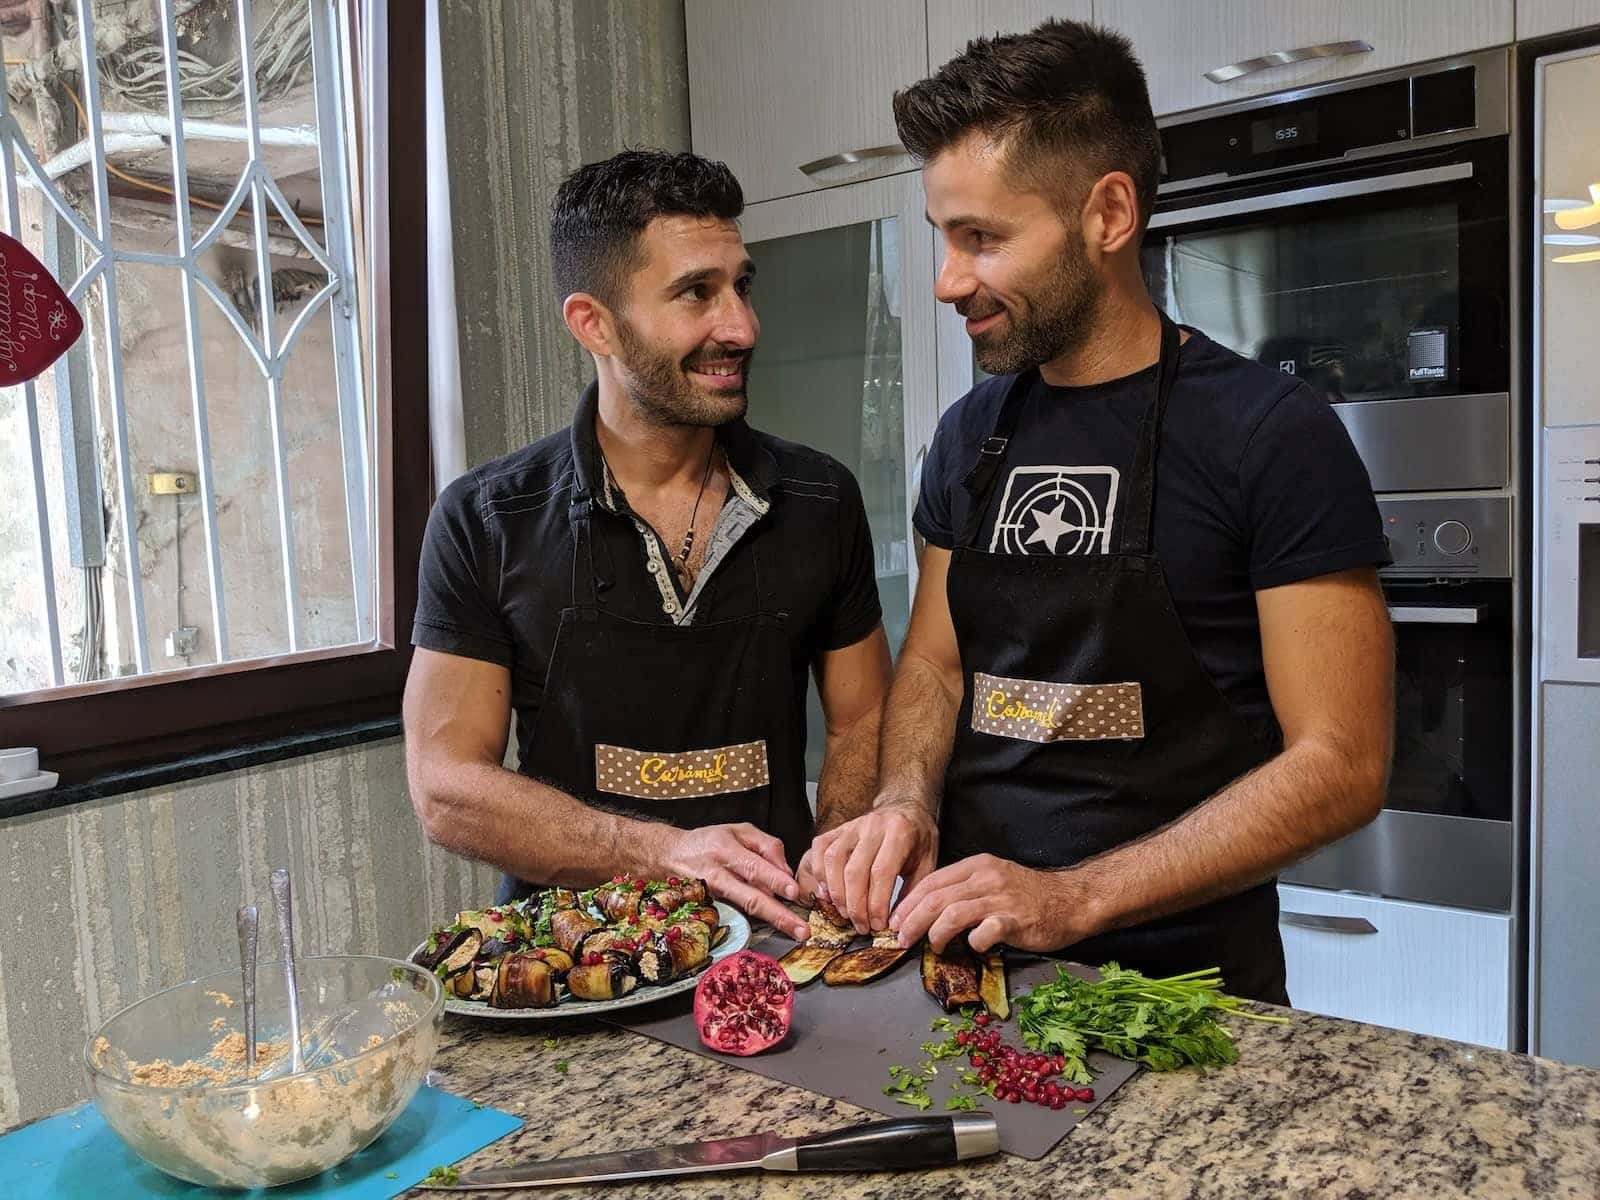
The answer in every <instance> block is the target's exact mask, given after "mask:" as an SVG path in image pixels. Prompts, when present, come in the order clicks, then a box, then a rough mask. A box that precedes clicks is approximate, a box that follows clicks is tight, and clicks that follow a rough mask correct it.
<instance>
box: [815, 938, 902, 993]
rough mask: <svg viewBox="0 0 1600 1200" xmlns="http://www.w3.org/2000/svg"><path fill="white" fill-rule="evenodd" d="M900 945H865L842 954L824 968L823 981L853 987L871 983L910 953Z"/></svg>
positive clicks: (830, 985)
mask: <svg viewBox="0 0 1600 1200" xmlns="http://www.w3.org/2000/svg"><path fill="white" fill-rule="evenodd" d="M909 953H910V951H909V950H902V949H900V947H899V946H879V945H876V944H874V945H871V946H863V947H862V948H861V949H859V950H848V951H845V952H844V953H843V954H840V955H839V956H838V957H837V958H835V959H834V960H833V961H832V962H830V963H829V964H828V965H827V966H826V967H824V968H823V970H822V982H823V983H825V984H827V985H828V986H829V987H852V986H855V985H857V984H862V983H871V982H872V981H873V980H874V979H877V978H878V977H879V976H880V975H886V974H888V973H889V971H891V970H892V969H893V968H894V967H895V966H896V965H898V964H899V962H900V960H901V959H903V958H905V956H906V955H907V954H909Z"/></svg>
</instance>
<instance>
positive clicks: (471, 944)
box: [439, 929, 483, 975]
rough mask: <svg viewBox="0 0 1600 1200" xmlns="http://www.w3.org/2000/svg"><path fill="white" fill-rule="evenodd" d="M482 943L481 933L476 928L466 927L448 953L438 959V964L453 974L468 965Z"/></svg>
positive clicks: (476, 955) (475, 956)
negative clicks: (462, 934) (463, 933)
mask: <svg viewBox="0 0 1600 1200" xmlns="http://www.w3.org/2000/svg"><path fill="white" fill-rule="evenodd" d="M482 945H483V934H481V933H479V932H478V931H477V930H476V929H468V930H466V931H465V935H464V936H463V937H462V938H461V939H460V940H459V941H457V942H456V944H455V945H454V946H453V947H451V950H450V953H449V954H446V955H445V956H444V958H443V959H442V960H440V963H439V966H440V967H442V968H443V969H444V970H445V971H446V972H447V973H448V974H451V975H453V974H455V973H456V972H457V971H461V970H464V969H465V968H466V967H468V966H470V965H471V963H472V960H473V959H475V958H477V957H478V950H479V948H480V947H482Z"/></svg>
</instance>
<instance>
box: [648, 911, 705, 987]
mask: <svg viewBox="0 0 1600 1200" xmlns="http://www.w3.org/2000/svg"><path fill="white" fill-rule="evenodd" d="M688 923H689V924H695V925H699V924H700V923H699V922H698V921H694V922H688ZM710 957H711V947H710V945H709V943H707V942H706V941H704V940H702V939H700V938H696V937H693V936H686V935H685V934H684V933H683V932H682V930H681V928H680V927H679V926H676V925H675V926H673V927H672V928H671V929H669V930H666V931H665V932H662V933H658V934H657V935H656V936H655V937H653V938H651V939H650V942H649V944H648V945H646V946H645V947H644V948H643V949H641V950H640V951H639V955H638V960H637V961H638V965H639V975H640V978H642V979H643V980H644V982H645V983H670V982H672V980H674V979H682V978H683V977H684V976H685V975H689V974H692V973H693V972H695V971H697V970H699V969H700V966H701V964H703V963H704V962H705V961H706V960H707V959H709V958H710Z"/></svg>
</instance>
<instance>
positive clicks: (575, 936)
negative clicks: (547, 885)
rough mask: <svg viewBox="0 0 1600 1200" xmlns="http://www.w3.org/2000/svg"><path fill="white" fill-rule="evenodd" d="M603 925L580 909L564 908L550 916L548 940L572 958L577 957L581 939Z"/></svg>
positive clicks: (600, 921) (596, 918)
mask: <svg viewBox="0 0 1600 1200" xmlns="http://www.w3.org/2000/svg"><path fill="white" fill-rule="evenodd" d="M604 924H605V922H604V921H602V920H600V919H599V918H598V917H593V916H590V915H589V914H588V913H586V912H584V911H583V910H582V909H581V908H564V909H562V910H560V911H559V912H555V913H552V914H551V915H550V938H551V940H552V941H553V942H555V944H556V945H557V946H558V947H559V948H561V949H562V950H565V951H566V952H567V953H568V954H570V955H572V957H573V958H577V957H579V954H578V947H579V946H580V945H581V944H582V943H583V939H584V938H586V937H588V936H589V935H590V934H591V933H593V932H594V931H595V930H596V929H599V928H601V927H602V926H603V925H604Z"/></svg>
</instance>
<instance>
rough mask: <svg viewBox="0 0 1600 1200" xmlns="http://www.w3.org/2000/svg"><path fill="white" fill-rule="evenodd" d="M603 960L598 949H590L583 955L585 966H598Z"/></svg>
mask: <svg viewBox="0 0 1600 1200" xmlns="http://www.w3.org/2000/svg"><path fill="white" fill-rule="evenodd" d="M604 961H605V959H604V958H602V957H601V956H600V952H599V951H598V950H591V951H589V953H587V954H585V955H584V956H583V965H584V966H586V967H598V966H599V965H600V964H601V963H603V962H604Z"/></svg>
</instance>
